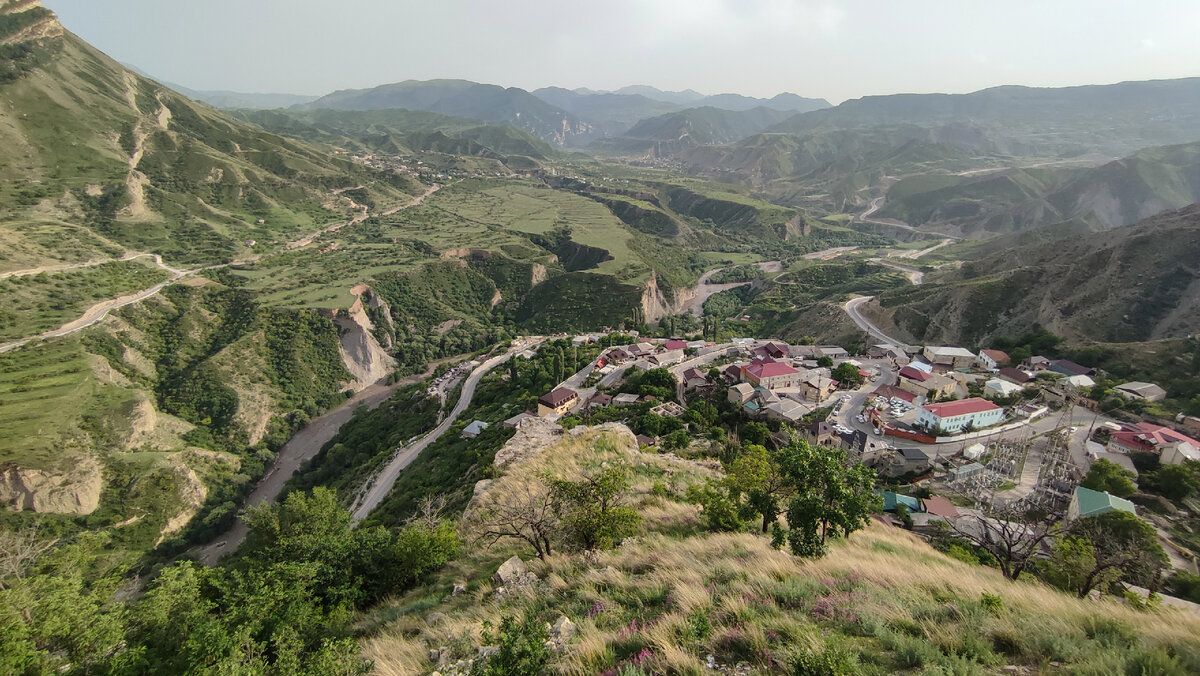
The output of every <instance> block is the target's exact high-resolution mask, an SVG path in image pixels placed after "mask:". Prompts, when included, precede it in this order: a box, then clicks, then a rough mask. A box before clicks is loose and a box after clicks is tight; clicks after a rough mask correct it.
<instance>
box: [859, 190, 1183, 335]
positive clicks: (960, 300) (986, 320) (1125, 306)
mask: <svg viewBox="0 0 1200 676" xmlns="http://www.w3.org/2000/svg"><path fill="white" fill-rule="evenodd" d="M1198 260H1200V207H1198V206H1195V205H1193V206H1191V207H1187V208H1185V209H1182V210H1180V211H1174V212H1167V213H1164V214H1161V215H1159V216H1156V217H1154V218H1151V219H1149V220H1147V221H1145V222H1143V223H1139V224H1137V225H1133V226H1129V227H1125V228H1118V229H1115V230H1110V231H1108V232H1104V233H1097V234H1093V235H1088V236H1084V237H1072V238H1068V239H1061V240H1057V241H1054V242H1052V243H1048V244H1045V243H1039V244H1034V245H1030V246H1025V247H1020V248H1016V249H1012V250H1009V251H1005V252H1002V253H998V254H994V255H991V256H988V257H985V258H982V259H980V260H978V261H974V262H970V263H966V264H964V265H963V267H962V268H961V270H960V271H958V272H957V273H953V274H952V275H950V276H949V277H948V278H945V279H943V280H939V282H938V283H932V284H925V285H922V286H919V287H912V288H910V289H903V290H899V291H890V292H887V293H884V294H882V295H880V297H879V303H880V304H881V305H882V308H883V310H884V311H885V312H886V313H887V314H889V315H890V316H891V317H892V319H893V320H894V321H895V323H896V325H897V326H898V327H899V328H900V329H902V330H903V331H904V332H905V333H906V334H907V335H908V336H910V337H911V338H912V339H913V340H915V341H918V342H921V341H925V342H930V343H936V342H950V343H962V344H966V345H974V344H978V343H981V342H982V341H983V340H984V339H986V338H987V337H988V336H993V335H1019V334H1020V333H1022V331H1024V330H1025V329H1026V328H1028V327H1029V326H1032V325H1034V324H1041V325H1042V326H1044V327H1046V328H1047V329H1049V330H1051V331H1053V332H1054V333H1057V334H1059V335H1062V336H1065V337H1067V338H1068V339H1070V340H1072V341H1081V340H1095V341H1102V342H1133V341H1143V340H1151V339H1157V338H1169V337H1182V336H1184V335H1189V334H1191V333H1195V332H1196V331H1200V269H1198V268H1197V266H1196V261H1198Z"/></svg>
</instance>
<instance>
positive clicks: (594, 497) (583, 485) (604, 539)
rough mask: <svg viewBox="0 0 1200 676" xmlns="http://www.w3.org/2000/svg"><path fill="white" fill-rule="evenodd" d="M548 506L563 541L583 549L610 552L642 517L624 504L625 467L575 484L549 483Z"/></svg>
mask: <svg viewBox="0 0 1200 676" xmlns="http://www.w3.org/2000/svg"><path fill="white" fill-rule="evenodd" d="M549 484H550V499H551V506H552V508H553V509H554V513H555V515H556V516H557V517H558V518H559V520H560V522H561V524H562V532H563V534H564V536H565V537H566V539H567V541H568V542H570V543H572V544H573V545H575V546H576V547H578V548H579V549H583V550H590V549H611V548H612V546H613V544H614V543H616V542H617V541H619V540H620V539H621V538H623V537H626V536H628V535H630V534H632V533H633V532H635V531H636V530H637V527H638V525H639V524H640V523H641V521H642V517H641V516H640V515H639V514H638V513H637V511H636V510H634V509H633V508H632V507H629V506H627V505H625V504H624V497H625V496H624V493H625V491H627V490H628V489H629V468H628V467H625V466H624V465H620V466H617V467H610V468H607V469H604V470H601V471H600V472H597V473H595V474H591V475H588V476H585V477H583V479H581V480H579V481H567V480H565V479H553V480H550V482H549Z"/></svg>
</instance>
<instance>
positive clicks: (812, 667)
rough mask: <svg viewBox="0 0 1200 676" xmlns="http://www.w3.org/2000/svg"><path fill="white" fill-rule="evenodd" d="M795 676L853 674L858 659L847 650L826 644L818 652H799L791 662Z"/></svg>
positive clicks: (843, 675)
mask: <svg viewBox="0 0 1200 676" xmlns="http://www.w3.org/2000/svg"><path fill="white" fill-rule="evenodd" d="M792 673H793V674H795V676H853V675H854V674H857V673H859V670H858V659H857V657H856V656H855V655H854V654H853V653H851V652H850V651H849V650H846V649H845V648H842V647H840V646H835V645H832V644H826V645H825V647H824V649H823V650H821V651H820V652H807V653H803V654H801V655H800V656H799V657H797V658H796V661H795V662H793V663H792Z"/></svg>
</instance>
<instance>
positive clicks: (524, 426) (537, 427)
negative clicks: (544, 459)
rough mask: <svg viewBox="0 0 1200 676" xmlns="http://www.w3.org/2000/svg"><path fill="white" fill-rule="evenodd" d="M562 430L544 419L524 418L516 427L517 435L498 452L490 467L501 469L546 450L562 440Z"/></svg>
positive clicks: (554, 423)
mask: <svg viewBox="0 0 1200 676" xmlns="http://www.w3.org/2000/svg"><path fill="white" fill-rule="evenodd" d="M562 433H563V428H562V427H561V426H560V425H559V424H558V423H556V422H553V421H551V420H547V419H546V418H526V419H525V420H522V421H521V422H520V424H518V425H517V433H516V434H514V435H513V436H512V438H511V439H509V440H508V441H507V442H506V443H505V444H504V446H502V447H501V448H500V450H498V451H496V457H495V459H494V460H493V461H492V465H493V466H494V467H495V468H496V469H497V470H500V469H503V468H504V467H505V466H506V465H508V464H509V463H513V462H519V461H521V460H523V459H525V458H527V457H530V456H533V455H535V454H537V453H539V452H541V451H542V450H544V449H546V448H548V447H549V446H550V445H551V444H553V443H554V442H556V441H558V440H559V439H561V438H562Z"/></svg>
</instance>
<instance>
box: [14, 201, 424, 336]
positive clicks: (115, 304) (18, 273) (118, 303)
mask: <svg viewBox="0 0 1200 676" xmlns="http://www.w3.org/2000/svg"><path fill="white" fill-rule="evenodd" d="M441 187H442V186H441V185H439V184H436V183H435V184H434V185H432V186H430V187H429V189H427V190H426V191H425V192H424V193H422V194H420V195H417V196H416V197H414V198H413V199H412V200H410V201H408V202H406V203H404V204H401V205H399V206H396V207H393V208H392V209H389V210H388V211H385V212H383V213H382V214H379V215H380V216H389V215H391V214H394V213H396V212H398V211H402V210H404V209H407V208H409V207H413V206H416V205H418V204H420V203H421V202H423V201H424V200H425V198H426V197H429V196H430V195H432V194H433V193H435V192H437V191H438V190H439V189H441ZM352 189H353V188H342V189H340V190H335V191H334V194H340V192H341V191H345V190H352ZM347 199H349V198H347ZM351 204H354V206H355V208H358V209H361V210H362V213H360V214H359V215H358V216H355V217H354V218H352V219H350V220H349V221H344V222H342V223H338V224H336V225H332V226H329V227H327V228H323V229H321V230H318V231H316V232H314V233H311V234H309V235H306V236H304V237H302V238H300V239H298V240H295V241H292V242H288V244H287V248H288V249H296V248H300V247H303V246H305V245H307V244H311V243H312V242H313V240H315V239H316V238H317V237H319V236H321V235H323V234H326V233H330V232H337V231H338V230H340V229H342V228H344V227H346V226H349V225H354V224H355V223H361V222H363V221H365V220H366V219H367V218H370V216H371V214H369V213H367V208H366V207H365V206H363V205H360V204H357V203H355V202H354V201H353V200H351ZM88 232H91V231H90V230H89V231H88ZM144 256H153V257H154V264H155V265H157V266H158V267H160V268H162V269H163V270H166V271H167V272H170V273H171V278H170V279H168V280H166V281H164V282H159V283H158V284H155V285H154V286H151V287H149V288H146V289H142V290H141V291H137V292H135V293H131V294H127V295H124V296H117V297H116V298H110V299H108V300H104V301H100V302H99V303H96V304H95V305H93V306H91V307H90V308H88V309H87V310H85V311H84V313H83V314H82V315H80V316H79V317H78V318H77V319H73V320H71V321H69V322H67V323H66V324H63V325H62V326H60V327H58V328H57V329H52V330H50V331H45V332H43V333H39V334H36V335H32V336H28V337H25V338H21V339H19V340H15V341H12V342H8V343H3V344H0V354H2V353H4V352H8V351H10V350H15V349H17V348H18V347H21V346H23V345H27V344H29V343H31V342H33V341H35V340H45V339H47V338H58V337H60V336H65V335H67V334H71V333H75V332H76V331H79V330H81V329H86V328H87V327H89V326H92V325H94V324H96V323H97V322H99V321H101V320H103V319H104V318H105V317H107V316H108V313H109V312H112V311H113V310H116V309H118V308H122V307H125V306H126V305H131V304H133V303H138V302H141V301H143V300H146V299H147V298H149V297H151V296H153V295H155V294H157V293H158V292H159V291H162V290H163V289H164V288H166V287H168V286H170V285H171V284H174V283H176V282H178V281H180V280H181V279H183V278H184V277H188V276H191V275H194V274H196V273H197V272H203V271H205V270H217V269H220V268H226V267H229V266H231V265H239V264H242V263H247V262H250V261H253V260H256V259H257V258H258V257H257V256H254V257H251V258H248V259H245V260H240V259H238V260H232V261H229V262H228V263H220V264H218V265H210V266H207V267H202V268H193V269H191V270H180V269H177V268H173V267H170V266H169V265H167V264H166V263H163V260H162V256H160V255H158V254H152V253H141V252H129V253H126V254H125V255H124V256H122V257H121V258H112V259H104V260H94V261H86V262H83V263H73V264H68V265H55V266H45V267H41V268H31V269H28V270H14V271H11V272H5V273H0V279H6V278H9V277H23V276H26V275H35V274H39V273H42V272H62V271H64V270H74V269H79V268H86V267H94V266H96V265H103V264H104V263H109V262H113V261H118V260H120V261H126V260H133V259H135V258H141V257H144Z"/></svg>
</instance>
